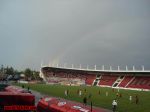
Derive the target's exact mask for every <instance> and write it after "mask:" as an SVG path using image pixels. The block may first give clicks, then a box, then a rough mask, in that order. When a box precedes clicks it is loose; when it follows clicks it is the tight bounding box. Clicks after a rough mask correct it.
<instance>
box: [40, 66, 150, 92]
mask: <svg viewBox="0 0 150 112" xmlns="http://www.w3.org/2000/svg"><path fill="white" fill-rule="evenodd" d="M40 76H41V77H43V79H45V81H46V83H52V84H62V85H63V84H65V85H90V86H102V87H112V88H122V89H136V90H150V72H149V71H137V72H136V71H132V72H131V71H127V70H126V71H107V70H106V71H104V70H103V71H94V70H93V71H92V70H83V69H82V70H81V69H70V68H57V67H42V68H41V72H40Z"/></svg>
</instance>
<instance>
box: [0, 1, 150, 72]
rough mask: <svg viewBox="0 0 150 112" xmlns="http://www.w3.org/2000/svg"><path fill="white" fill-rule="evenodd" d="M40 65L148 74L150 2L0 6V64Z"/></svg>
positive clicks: (7, 3) (12, 3) (1, 3)
mask: <svg viewBox="0 0 150 112" xmlns="http://www.w3.org/2000/svg"><path fill="white" fill-rule="evenodd" d="M41 62H42V63H43V64H45V65H48V64H49V63H51V64H57V63H59V64H60V65H63V64H64V63H67V66H71V64H74V66H75V67H78V66H79V64H82V66H83V67H86V65H87V64H88V65H89V66H90V67H92V66H94V65H95V64H96V65H97V67H98V68H100V67H101V66H102V65H105V66H106V67H108V66H110V65H111V66H112V67H113V69H116V67H117V66H118V65H120V66H121V67H122V69H124V68H125V65H128V66H129V67H131V66H132V65H135V67H136V68H137V69H140V66H141V65H144V66H145V68H146V69H150V1H149V0H0V64H3V65H9V66H13V67H15V68H17V69H24V68H27V67H30V68H32V69H37V70H38V69H39V68H40V66H41Z"/></svg>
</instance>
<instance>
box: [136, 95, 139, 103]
mask: <svg viewBox="0 0 150 112" xmlns="http://www.w3.org/2000/svg"><path fill="white" fill-rule="evenodd" d="M135 103H136V104H138V103H139V98H138V96H137V95H136V96H135Z"/></svg>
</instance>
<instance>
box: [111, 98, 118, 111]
mask: <svg viewBox="0 0 150 112" xmlns="http://www.w3.org/2000/svg"><path fill="white" fill-rule="evenodd" d="M116 108H117V102H116V100H113V102H112V109H113V112H116Z"/></svg>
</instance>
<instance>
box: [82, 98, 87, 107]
mask: <svg viewBox="0 0 150 112" xmlns="http://www.w3.org/2000/svg"><path fill="white" fill-rule="evenodd" d="M83 103H84V105H86V104H87V98H86V96H85V97H84V98H83Z"/></svg>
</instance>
